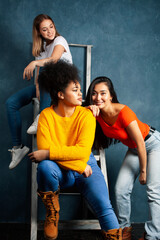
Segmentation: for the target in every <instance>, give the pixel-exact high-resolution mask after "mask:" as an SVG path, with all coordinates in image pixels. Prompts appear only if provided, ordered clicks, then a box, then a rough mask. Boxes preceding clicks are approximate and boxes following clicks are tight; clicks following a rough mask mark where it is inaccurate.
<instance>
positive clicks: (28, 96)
mask: <svg viewBox="0 0 160 240" xmlns="http://www.w3.org/2000/svg"><path fill="white" fill-rule="evenodd" d="M34 97H36V88H35V86H34V85H31V86H28V87H26V88H24V89H22V90H20V91H18V92H17V93H15V94H13V95H12V96H11V97H9V98H8V100H7V101H6V108H7V116H8V123H9V127H10V131H11V137H12V143H13V146H18V145H20V144H22V139H21V128H22V120H21V115H20V112H19V110H20V108H22V107H24V106H25V105H27V104H29V103H30V102H31V101H32V98H34Z"/></svg>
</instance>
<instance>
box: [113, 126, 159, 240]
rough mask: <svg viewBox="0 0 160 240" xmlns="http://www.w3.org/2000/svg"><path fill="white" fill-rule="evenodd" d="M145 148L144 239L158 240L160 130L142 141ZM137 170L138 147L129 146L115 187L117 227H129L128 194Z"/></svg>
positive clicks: (129, 208)
mask: <svg viewBox="0 0 160 240" xmlns="http://www.w3.org/2000/svg"><path fill="white" fill-rule="evenodd" d="M145 145H146V150H147V183H146V185H147V195H148V203H149V208H150V219H149V221H147V222H146V223H145V231H146V233H147V235H146V239H148V240H158V239H160V133H159V132H158V131H155V132H154V133H153V134H152V136H151V137H150V138H149V139H148V140H147V141H145ZM139 172H140V169H139V158H138V155H137V149H128V151H127V153H126V156H125V159H124V162H123V164H122V166H121V169H120V172H119V175H118V178H117V183H116V186H115V193H116V203H117V210H118V219H119V223H120V226H121V227H122V228H123V227H127V226H130V225H131V223H130V214H131V200H130V195H131V192H132V189H133V185H134V182H135V180H136V178H137V177H138V175H139Z"/></svg>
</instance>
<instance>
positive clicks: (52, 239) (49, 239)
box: [44, 234, 58, 240]
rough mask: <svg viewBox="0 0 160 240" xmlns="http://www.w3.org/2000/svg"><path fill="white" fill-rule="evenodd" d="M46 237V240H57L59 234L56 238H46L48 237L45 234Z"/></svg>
mask: <svg viewBox="0 0 160 240" xmlns="http://www.w3.org/2000/svg"><path fill="white" fill-rule="evenodd" d="M44 237H45V239H46V240H55V239H57V237H58V234H57V236H55V237H48V236H46V235H45V234H44Z"/></svg>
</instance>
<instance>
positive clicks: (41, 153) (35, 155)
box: [28, 150, 49, 163]
mask: <svg viewBox="0 0 160 240" xmlns="http://www.w3.org/2000/svg"><path fill="white" fill-rule="evenodd" d="M28 157H29V158H30V159H31V160H32V162H35V163H39V162H41V161H43V160H46V159H49V150H38V151H35V152H31V153H29V154H28Z"/></svg>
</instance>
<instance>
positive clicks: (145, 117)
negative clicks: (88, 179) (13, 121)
mask: <svg viewBox="0 0 160 240" xmlns="http://www.w3.org/2000/svg"><path fill="white" fill-rule="evenodd" d="M0 9H1V14H0V29H1V41H0V42H1V61H0V73H1V75H0V93H1V94H0V107H1V117H0V134H1V138H0V148H1V151H0V153H1V157H0V166H1V167H0V176H1V178H0V179H1V180H0V221H1V222H29V218H30V161H29V160H28V159H27V158H26V159H24V160H23V162H22V163H21V164H20V165H19V166H17V168H15V169H14V170H12V171H11V170H9V169H8V165H9V162H10V155H9V153H8V152H7V149H8V148H9V147H11V139H10V132H9V128H8V124H7V117H6V110H5V101H6V99H7V98H8V97H9V96H10V95H11V94H13V93H15V92H16V91H17V90H19V89H21V88H23V87H25V86H27V85H29V84H32V83H30V82H27V81H24V80H23V79H22V73H23V69H24V67H25V66H26V65H27V64H28V63H29V62H30V61H31V60H32V55H31V42H32V36H31V35H32V34H31V31H32V21H33V18H34V17H35V16H36V15H38V14H39V13H46V14H48V15H50V16H51V17H52V18H53V19H54V21H55V24H56V26H57V29H58V31H59V32H60V33H61V34H62V35H63V36H64V37H65V38H66V39H67V40H68V42H69V43H80V44H92V45H93V46H94V47H93V49H92V79H93V78H94V77H96V76H98V75H106V76H108V77H110V78H111V79H112V80H113V82H114V84H115V88H116V91H117V94H118V96H119V100H120V101H121V102H122V103H125V104H127V105H129V106H130V107H131V108H132V109H133V110H134V111H135V112H136V113H137V115H138V117H139V118H140V119H141V120H142V121H145V122H146V123H149V124H151V125H153V126H154V127H156V128H157V129H159V130H160V121H159V119H160V111H159V102H160V94H159V90H160V80H159V76H160V1H159V0H141V1H140V0H98V1H97V0H88V1H84V0H77V1H74V0H68V1H65V0H54V1H49V0H45V1H42V0H34V1H31V0H28V1H25V0H6V1H1V2H0ZM77 51H79V52H78V54H76V53H75V51H74V53H73V54H74V59H73V60H74V62H75V63H76V65H77V66H78V67H79V68H80V69H83V64H82V61H83V59H84V53H83V52H81V51H80V50H77ZM82 76H83V73H82ZM21 113H22V119H23V142H24V143H25V144H26V145H28V146H30V145H31V137H30V136H27V134H26V129H27V127H28V126H29V125H30V123H31V122H32V106H27V107H25V108H24V109H23V110H22V111H21ZM125 151H126V147H124V146H122V145H121V144H118V145H117V146H116V147H111V148H110V150H107V151H106V156H107V165H108V175H109V183H110V196H111V200H112V203H113V206H115V203H114V192H113V188H114V184H115V180H116V176H117V173H118V170H119V167H120V164H121V162H122V159H123V157H124V154H125ZM97 194H98V193H97ZM67 201H68V200H67ZM132 202H133V204H132V208H133V212H132V221H134V222H143V221H145V220H146V219H147V213H146V209H147V201H146V194H145V187H144V186H140V184H139V183H138V181H137V182H136V185H135V188H134V192H133V196H132ZM66 206H67V205H66V204H65V209H66V210H67V207H66ZM68 206H69V205H68ZM61 208H62V209H63V201H62V207H61ZM62 216H63V214H62Z"/></svg>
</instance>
